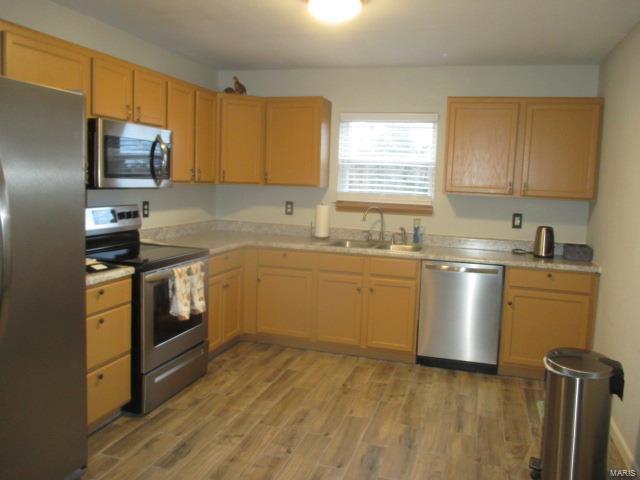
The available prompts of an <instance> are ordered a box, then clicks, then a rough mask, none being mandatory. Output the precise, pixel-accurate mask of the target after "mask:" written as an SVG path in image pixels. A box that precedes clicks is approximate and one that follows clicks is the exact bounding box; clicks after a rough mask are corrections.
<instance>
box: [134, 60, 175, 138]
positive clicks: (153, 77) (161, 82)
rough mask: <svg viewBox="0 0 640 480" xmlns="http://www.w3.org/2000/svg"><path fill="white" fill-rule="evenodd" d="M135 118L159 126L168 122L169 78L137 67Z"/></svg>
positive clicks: (140, 121)
mask: <svg viewBox="0 0 640 480" xmlns="http://www.w3.org/2000/svg"><path fill="white" fill-rule="evenodd" d="M133 102H134V119H135V121H136V122H138V123H146V124H149V125H155V126H157V127H164V126H165V125H166V124H167V80H166V78H165V77H163V76H162V75H159V74H157V73H154V72H150V71H147V70H140V69H137V68H136V69H135V71H134V76H133Z"/></svg>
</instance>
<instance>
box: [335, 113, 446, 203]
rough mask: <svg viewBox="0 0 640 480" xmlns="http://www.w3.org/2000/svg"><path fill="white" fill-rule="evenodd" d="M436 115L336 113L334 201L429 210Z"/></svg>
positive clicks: (432, 180)
mask: <svg viewBox="0 0 640 480" xmlns="http://www.w3.org/2000/svg"><path fill="white" fill-rule="evenodd" d="M437 120H438V116H437V114H364V113H363V114H350V113H349V114H342V115H341V117H340V147H339V171H338V202H339V203H340V202H341V201H342V202H367V203H375V204H380V203H384V204H403V205H416V206H430V205H431V204H432V200H433V191H434V176H435V167H436V143H437Z"/></svg>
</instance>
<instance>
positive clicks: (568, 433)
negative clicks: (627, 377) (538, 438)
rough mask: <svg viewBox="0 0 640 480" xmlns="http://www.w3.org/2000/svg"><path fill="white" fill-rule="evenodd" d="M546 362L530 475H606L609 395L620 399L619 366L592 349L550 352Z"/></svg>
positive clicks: (597, 478) (580, 479)
mask: <svg viewBox="0 0 640 480" xmlns="http://www.w3.org/2000/svg"><path fill="white" fill-rule="evenodd" d="M544 365H545V369H546V371H545V400H544V401H545V404H544V424H543V429H542V449H541V458H540V459H539V460H538V459H533V458H532V459H531V468H532V472H531V476H532V477H533V478H542V480H602V479H604V478H607V447H608V441H609V421H610V417H611V395H618V396H619V397H620V398H621V399H622V394H623V390H624V372H623V371H622V365H621V364H620V362H617V361H615V360H611V359H610V358H607V357H605V356H604V355H601V354H599V353H596V352H591V351H589V350H577V349H570V348H559V349H556V350H552V351H550V352H549V353H548V354H547V356H546V357H545V358H544Z"/></svg>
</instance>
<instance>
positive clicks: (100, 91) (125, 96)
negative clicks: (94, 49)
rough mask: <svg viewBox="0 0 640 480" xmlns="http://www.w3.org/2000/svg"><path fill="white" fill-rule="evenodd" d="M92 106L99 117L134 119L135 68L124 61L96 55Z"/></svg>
mask: <svg viewBox="0 0 640 480" xmlns="http://www.w3.org/2000/svg"><path fill="white" fill-rule="evenodd" d="M92 91H93V95H92V97H91V100H92V107H91V113H92V114H93V115H95V116H97V117H109V118H115V119H118V120H125V121H127V120H133V119H134V117H133V68H132V67H131V66H130V65H129V64H127V63H124V62H118V61H117V60H112V59H108V58H102V57H94V59H93V64H92Z"/></svg>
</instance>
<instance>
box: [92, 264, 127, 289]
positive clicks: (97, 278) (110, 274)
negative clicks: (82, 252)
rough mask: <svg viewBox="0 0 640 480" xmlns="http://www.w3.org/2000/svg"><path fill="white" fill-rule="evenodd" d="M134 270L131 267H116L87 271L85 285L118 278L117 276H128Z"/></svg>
mask: <svg viewBox="0 0 640 480" xmlns="http://www.w3.org/2000/svg"><path fill="white" fill-rule="evenodd" d="M134 272H135V270H134V269H133V267H118V268H112V269H110V270H105V271H103V272H94V273H87V275H86V286H87V287H92V286H93V285H97V284H99V283H104V282H110V281H112V280H118V279H119V278H124V277H128V276H130V275H133V274H134Z"/></svg>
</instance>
